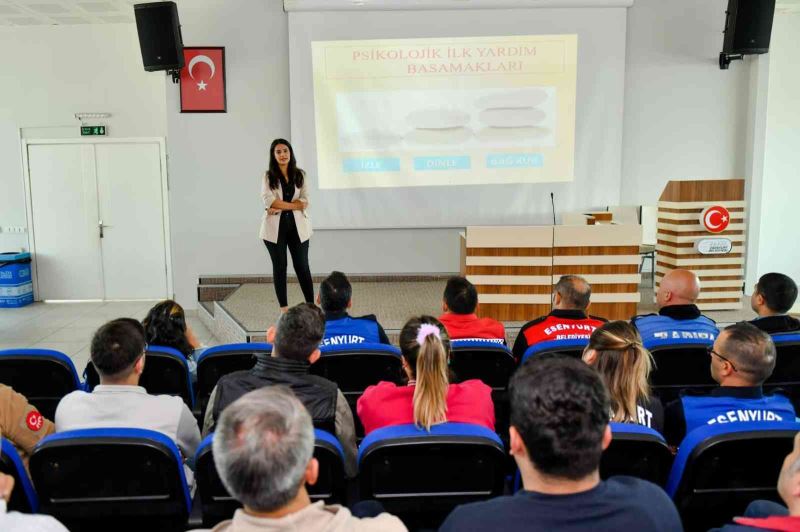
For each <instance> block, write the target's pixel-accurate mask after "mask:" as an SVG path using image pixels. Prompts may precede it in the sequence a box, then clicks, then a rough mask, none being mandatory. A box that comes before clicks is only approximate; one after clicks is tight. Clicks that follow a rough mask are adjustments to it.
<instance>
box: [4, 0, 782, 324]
mask: <svg viewBox="0 0 800 532" xmlns="http://www.w3.org/2000/svg"><path fill="white" fill-rule="evenodd" d="M725 5H726V0H707V1H704V2H697V1H696V0H670V1H669V2H665V1H663V0H637V1H636V2H635V4H634V6H633V7H632V8H631V9H630V10H629V12H628V29H627V44H626V50H627V58H626V84H625V102H624V117H621V118H620V119H621V120H624V122H623V124H624V131H623V150H622V187H621V191H620V192H621V197H622V202H623V203H641V202H644V203H653V202H655V200H656V198H657V197H658V195H659V194H660V192H661V189H662V188H663V185H664V184H665V183H666V181H667V180H669V179H688V178H729V177H744V174H745V170H746V161H745V155H744V154H745V152H746V129H747V121H748V120H747V119H748V111H747V104H748V97H747V96H748V86H749V72H748V71H749V69H750V65H749V62H748V61H745V62H744V63H742V62H739V63H735V64H734V65H732V67H731V69H730V70H729V71H727V72H722V71H720V70H719V69H718V67H717V66H716V57H717V54H718V53H719V50H720V48H721V45H722V35H721V30H722V25H723V21H724V11H725ZM179 11H180V17H181V23H182V26H183V37H184V42H185V44H186V45H195V46H197V45H222V46H225V47H226V52H227V54H226V55H227V61H228V63H227V81H228V83H227V90H228V113H226V114H180V112H179V105H178V87H177V86H175V85H172V84H171V83H166V84H165V82H164V76H163V75H162V74H156V73H152V74H148V73H145V72H143V70H142V68H141V58H140V55H139V51H138V43H137V39H136V34H135V27H134V26H133V25H121V26H119V25H117V26H76V27H26V28H2V29H0V45H4V46H2V47H1V48H0V64H2V65H3V68H2V69H0V97H3V99H2V100H0V101H3V102H13V105H3V106H2V108H1V109H0V185H2V187H3V188H2V190H4V191H5V190H8V191H9V194H0V225H24V222H25V210H24V201H23V197H22V177H21V176H22V172H21V169H20V168H19V164H20V163H19V159H20V158H19V139H18V133H17V132H18V130H19V128H21V127H26V128H27V127H30V126H42V125H62V126H70V127H75V126H77V122H76V121H74V119H73V118H72V113H74V112H76V111H87V110H89V111H90V110H98V111H109V112H112V113H114V117H113V118H112V119H111V120H109V124H110V128H111V129H110V131H111V134H112V135H113V136H123V135H124V136H138V135H147V136H158V135H163V134H164V131H166V136H167V149H168V152H169V170H170V184H171V190H170V202H171V205H170V206H171V224H172V245H173V265H174V271H175V287H176V289H175V291H176V294H177V297H178V300H179V301H180V302H181V303H182V304H185V305H186V306H187V307H189V308H192V307H194V306H196V295H195V294H196V285H197V278H198V276H199V275H203V274H225V273H230V274H249V273H260V274H265V273H269V272H270V270H271V269H270V265H269V259H268V256H267V253H266V250H265V249H264V247H263V244H262V243H261V242H260V241H259V239H258V226H259V221H260V217H261V212H262V209H263V207H262V205H261V201H260V198H259V187H260V179H261V174H262V172H263V171H264V169H265V166H266V161H267V154H266V150H267V144H268V142H269V141H270V140H271V139H272V138H274V137H276V136H279V135H280V136H284V135H288V134H289V129H290V127H289V125H290V113H289V97H290V95H289V80H288V75H289V62H288V61H289V53H290V50H289V45H288V34H287V33H288V31H287V16H286V14H285V13H284V12H283V10H282V5H281V1H280V0H226V1H225V2H221V1H219V0H179ZM423 15H424V14H421V16H423ZM20 50H28V51H26V52H24V53H20ZM794 86H796V84H795V85H794ZM787 90H788V89H787ZM165 101H166V104H164V102H165ZM164 105H166V107H163V106H164ZM159 106H161V108H159ZM164 117H166V119H165V120H164ZM164 122H166V123H164ZM597 134H598V136H600V137H601V136H602V135H603V132H598V133H597ZM576 149H580V147H576ZM586 203H587V205H591V203H592V199H591V198H586ZM312 214H313V213H312ZM457 233H458V229H457V228H453V229H436V230H402V231H393V230H352V231H318V232H317V233H316V234H315V235H314V238H313V241H312V246H311V266H312V270H313V271H314V272H315V273H324V272H328V271H330V270H331V269H334V268H337V269H342V270H344V271H346V272H353V273H371V272H375V273H383V272H386V273H391V272H408V273H412V272H454V271H457V269H458V241H457ZM7 236H8V235H7ZM3 238H5V237H3V235H2V234H0V248H3V247H6V246H5V244H6V242H5V241H3V240H2V239H3ZM22 241H24V239H22ZM17 242H18V243H19V242H20V240H17Z"/></svg>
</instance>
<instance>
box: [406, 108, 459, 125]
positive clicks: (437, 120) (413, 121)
mask: <svg viewBox="0 0 800 532" xmlns="http://www.w3.org/2000/svg"><path fill="white" fill-rule="evenodd" d="M406 120H408V123H409V124H410V125H411V127H412V128H414V129H453V128H458V127H463V126H466V125H467V124H469V120H470V116H469V114H468V113H465V112H464V111H459V110H457V109H446V108H431V109H419V110H418V111H412V112H411V113H409V114H408V117H406Z"/></svg>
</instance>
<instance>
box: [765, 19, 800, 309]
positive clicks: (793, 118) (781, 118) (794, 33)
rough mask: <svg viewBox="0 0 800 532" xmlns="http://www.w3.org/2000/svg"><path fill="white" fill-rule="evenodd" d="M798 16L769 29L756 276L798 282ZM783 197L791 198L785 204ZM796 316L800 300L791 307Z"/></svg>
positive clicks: (799, 278)
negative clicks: (773, 274)
mask: <svg viewBox="0 0 800 532" xmlns="http://www.w3.org/2000/svg"><path fill="white" fill-rule="evenodd" d="M798 50H800V13H797V12H795V13H784V12H780V11H779V12H777V13H776V15H775V20H774V23H773V27H772V41H771V43H770V52H769V56H768V58H769V77H768V92H767V108H766V139H765V141H764V170H763V177H762V182H761V195H760V198H759V199H760V226H759V228H758V235H757V238H758V261H757V266H756V272H755V273H756V275H762V274H764V273H768V272H781V273H785V274H786V275H788V276H790V277H792V278H793V279H795V281H797V282H800V249H798V246H797V242H798V228H800V223H798V221H797V205H798V201H800V165H798V162H797V153H798V149H799V148H800V96H798V87H800V69H798V68H797V51H798ZM787 199H790V200H788V201H787ZM794 311H795V312H800V301H799V302H798V303H797V304H796V305H795V308H794Z"/></svg>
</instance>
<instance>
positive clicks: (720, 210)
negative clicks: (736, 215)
mask: <svg viewBox="0 0 800 532" xmlns="http://www.w3.org/2000/svg"><path fill="white" fill-rule="evenodd" d="M700 223H702V224H703V226H704V227H705V228H706V231H708V232H709V233H721V232H723V231H724V230H725V229H727V228H728V225H729V224H730V223H731V214H730V213H729V212H728V209H726V208H725V207H723V206H722V205H712V206H711V207H706V208H705V209H703V212H702V213H701V214H700Z"/></svg>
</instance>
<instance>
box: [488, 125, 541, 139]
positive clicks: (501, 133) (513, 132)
mask: <svg viewBox="0 0 800 532" xmlns="http://www.w3.org/2000/svg"><path fill="white" fill-rule="evenodd" d="M550 133H552V130H551V129H550V128H547V127H538V126H533V127H485V128H483V129H481V130H480V131H478V133H477V135H476V136H477V137H478V140H480V141H482V142H521V141H532V140H541V139H543V138H545V137H547V136H548V135H549V134H550Z"/></svg>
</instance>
